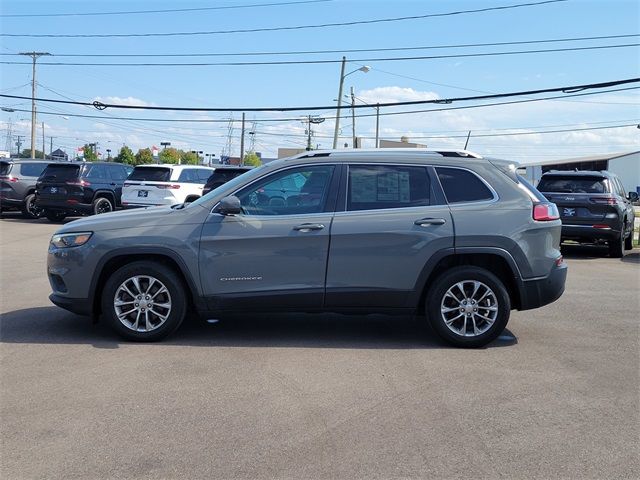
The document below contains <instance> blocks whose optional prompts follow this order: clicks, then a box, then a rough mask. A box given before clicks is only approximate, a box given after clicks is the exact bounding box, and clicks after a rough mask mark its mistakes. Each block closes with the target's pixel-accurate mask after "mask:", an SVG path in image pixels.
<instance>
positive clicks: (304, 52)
mask: <svg viewBox="0 0 640 480" xmlns="http://www.w3.org/2000/svg"><path fill="white" fill-rule="evenodd" d="M632 37H640V34H638V33H633V34H625V35H603V36H597V37H572V38H554V39H543V40H520V41H511V42H492V43H463V44H457V45H429V46H421V47H390V48H354V49H347V50H297V51H277V52H203V53H56V57H90V58H106V57H122V58H127V57H134V58H135V57H149V58H153V57H183V58H187V57H253V56H267V55H268V56H279V55H321V54H335V53H339V54H346V53H363V52H401V51H414V50H436V49H448V48H476V47H498V46H505V45H527V44H540V43H559V42H581V41H587V40H613V39H621V38H632ZM15 55H18V54H17V53H0V56H15Z"/></svg>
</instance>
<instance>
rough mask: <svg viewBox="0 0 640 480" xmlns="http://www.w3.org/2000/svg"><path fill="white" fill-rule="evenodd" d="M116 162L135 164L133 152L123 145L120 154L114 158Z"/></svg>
mask: <svg viewBox="0 0 640 480" xmlns="http://www.w3.org/2000/svg"><path fill="white" fill-rule="evenodd" d="M115 161H116V162H120V163H126V164H128V165H135V164H136V156H135V155H134V154H133V150H131V149H130V148H129V147H127V146H126V145H123V146H122V148H121V149H120V153H118V155H117V156H116V158H115Z"/></svg>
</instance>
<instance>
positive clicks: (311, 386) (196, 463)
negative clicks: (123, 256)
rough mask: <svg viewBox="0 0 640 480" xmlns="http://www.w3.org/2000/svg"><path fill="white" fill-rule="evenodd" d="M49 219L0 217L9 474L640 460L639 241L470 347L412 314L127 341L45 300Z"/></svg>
mask: <svg viewBox="0 0 640 480" xmlns="http://www.w3.org/2000/svg"><path fill="white" fill-rule="evenodd" d="M56 228H57V227H56V225H53V224H50V223H48V222H47V221H46V220H39V221H29V220H23V219H21V218H20V217H19V216H18V215H5V216H4V217H3V218H2V219H1V220H0V246H1V252H0V272H1V273H0V282H1V283H0V288H1V290H0V292H1V293H0V312H1V323H0V345H1V347H0V362H1V364H0V415H1V427H0V428H1V442H2V443H1V449H0V477H1V478H3V479H22V478H25V479H30V478H47V479H58V478H60V479H62V478H64V479H71V478H81V479H94V478H95V479H97V478H118V479H119V478H122V479H125V478H126V479H137V478H153V479H156V478H157V479H160V478H163V479H165V478H189V479H272V478H278V479H378V478H379V479H396V478H398V479H399V478H403V479H423V478H434V479H450V478H470V479H471V478H473V479H479V478H491V479H493V478H509V479H521V478H541V479H543V478H544V479H555V478H576V479H578V478H579V479H587V478H588V479H603V478H638V477H639V476H640V440H639V439H640V368H639V367H640V326H639V321H640V317H639V314H638V312H639V311H640V294H639V292H640V250H638V249H637V248H636V249H635V250H634V251H632V252H631V253H628V254H627V255H626V257H625V258H624V259H623V260H620V259H612V258H607V257H606V249H601V248H577V247H574V248H571V249H567V250H565V256H566V257H567V262H568V264H569V276H568V281H567V290H566V293H565V294H564V296H563V297H561V298H560V300H558V301H557V302H556V303H554V304H552V305H549V306H547V307H544V308H542V309H538V310H532V311H527V312H513V314H512V317H511V321H510V322H509V325H508V327H507V330H506V331H505V332H504V334H503V335H502V336H501V337H500V338H499V339H498V340H497V341H495V342H494V343H493V344H491V345H490V346H488V347H487V348H484V349H479V350H459V349H453V348H450V347H448V346H445V345H444V344H442V343H441V342H440V341H438V340H437V339H436V338H435V337H434V335H433V334H432V333H431V332H430V331H429V329H428V328H426V327H425V326H424V325H423V324H422V323H421V321H420V319H413V318H405V317H400V318H394V317H387V316H380V315H372V316H341V315H292V314H289V315H259V316H253V317H249V316H239V317H235V318H227V319H223V320H221V321H219V322H215V323H213V322H212V323H205V322H200V321H190V322H188V323H187V324H185V325H183V327H182V328H181V329H180V330H179V331H178V332H177V334H176V335H174V336H173V337H171V338H170V339H169V340H168V341H165V342H163V343H157V344H135V343H128V342H124V341H122V340H120V339H119V338H118V337H116V336H115V335H114V334H113V333H111V331H110V330H109V329H107V328H106V327H105V326H104V325H102V324H97V325H92V324H91V323H90V321H89V320H88V319H87V318H83V317H80V316H76V315H74V314H71V313H68V312H66V311H64V310H61V309H59V308H57V307H55V306H53V305H52V304H50V303H49V301H48V298H47V297H48V295H49V285H48V281H47V278H46V275H45V263H46V250H47V244H48V241H49V238H50V236H51V234H52V233H53V232H54V231H55V230H56Z"/></svg>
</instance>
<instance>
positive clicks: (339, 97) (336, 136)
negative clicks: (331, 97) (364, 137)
mask: <svg viewBox="0 0 640 480" xmlns="http://www.w3.org/2000/svg"><path fill="white" fill-rule="evenodd" d="M346 63H347V57H342V67H341V68H340V86H339V87H338V108H337V109H336V127H335V130H334V132H333V149H334V150H335V149H336V148H338V132H339V131H340V107H341V106H342V86H343V85H344V77H345V74H344V66H345V64H346Z"/></svg>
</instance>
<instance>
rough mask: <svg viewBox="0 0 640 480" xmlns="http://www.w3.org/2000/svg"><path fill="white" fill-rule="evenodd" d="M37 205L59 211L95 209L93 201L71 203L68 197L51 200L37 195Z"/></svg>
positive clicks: (84, 211) (79, 211)
mask: <svg viewBox="0 0 640 480" xmlns="http://www.w3.org/2000/svg"><path fill="white" fill-rule="evenodd" d="M36 206H38V207H39V208H44V209H47V210H56V211H59V212H77V213H91V212H92V211H93V205H92V204H91V203H69V202H68V201H67V200H66V199H65V200H50V199H42V198H39V197H36Z"/></svg>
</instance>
